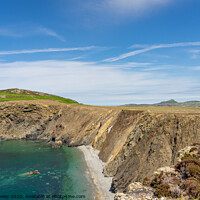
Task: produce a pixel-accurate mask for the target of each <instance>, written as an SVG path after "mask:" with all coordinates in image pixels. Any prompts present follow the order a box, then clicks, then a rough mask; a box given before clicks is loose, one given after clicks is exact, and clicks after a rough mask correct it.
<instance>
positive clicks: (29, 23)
mask: <svg viewBox="0 0 200 200" xmlns="http://www.w3.org/2000/svg"><path fill="white" fill-rule="evenodd" d="M199 9H200V1H199V0H176V1H173V0H84V1H83V0H73V1H71V0H28V1H27V0H1V1H0V19H1V20H0V89H6V88H16V87H17V88H22V89H30V90H37V91H42V92H48V93H52V94H57V95H61V96H64V97H69V98H72V99H75V100H77V101H79V102H81V103H85V104H93V105H121V104H126V103H154V102H159V101H163V100H168V99H172V98H173V99H175V100H177V101H187V100H200V79H199V77H200V12H199Z"/></svg>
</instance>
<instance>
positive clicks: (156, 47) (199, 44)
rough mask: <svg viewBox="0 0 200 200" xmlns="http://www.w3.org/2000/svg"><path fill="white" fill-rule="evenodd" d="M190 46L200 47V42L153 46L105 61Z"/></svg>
mask: <svg viewBox="0 0 200 200" xmlns="http://www.w3.org/2000/svg"><path fill="white" fill-rule="evenodd" d="M188 46H200V42H183V43H172V44H159V45H152V46H150V47H147V48H144V49H139V50H135V51H131V52H128V53H124V54H121V55H119V56H117V57H113V58H108V59H105V60H104V61H107V62H114V61H118V60H122V59H125V58H128V57H131V56H135V55H138V54H142V53H145V52H148V51H152V50H155V49H162V48H173V47H188Z"/></svg>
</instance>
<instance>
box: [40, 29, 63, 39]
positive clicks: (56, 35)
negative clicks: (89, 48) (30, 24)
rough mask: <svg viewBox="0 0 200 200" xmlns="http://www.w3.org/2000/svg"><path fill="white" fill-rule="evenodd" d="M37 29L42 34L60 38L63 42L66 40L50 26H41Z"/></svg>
mask: <svg viewBox="0 0 200 200" xmlns="http://www.w3.org/2000/svg"><path fill="white" fill-rule="evenodd" d="M37 31H38V32H39V33H41V34H45V35H49V36H52V37H55V38H57V39H59V40H60V41H62V42H65V39H64V38H63V37H62V36H61V35H59V34H57V33H56V32H55V31H53V30H50V29H48V28H45V27H42V26H40V27H39V28H38V30H37Z"/></svg>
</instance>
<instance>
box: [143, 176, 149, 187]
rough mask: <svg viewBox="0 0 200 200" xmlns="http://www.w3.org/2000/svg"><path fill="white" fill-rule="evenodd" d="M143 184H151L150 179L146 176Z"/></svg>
mask: <svg viewBox="0 0 200 200" xmlns="http://www.w3.org/2000/svg"><path fill="white" fill-rule="evenodd" d="M143 185H146V186H149V185H150V179H149V178H147V177H145V178H144V180H143Z"/></svg>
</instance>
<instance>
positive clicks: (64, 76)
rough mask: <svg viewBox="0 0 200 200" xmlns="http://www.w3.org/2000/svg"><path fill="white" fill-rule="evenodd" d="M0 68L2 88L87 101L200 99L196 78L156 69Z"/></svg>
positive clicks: (48, 64) (54, 64) (75, 64)
mask: <svg viewBox="0 0 200 200" xmlns="http://www.w3.org/2000/svg"><path fill="white" fill-rule="evenodd" d="M133 64H134V63H133ZM144 64H145V63H144ZM141 65H143V63H142V64H141ZM0 71H1V73H0V82H1V88H13V87H18V88H24V89H31V90H38V91H43V92H48V93H52V94H57V95H61V96H65V97H69V98H73V99H76V100H78V101H79V102H82V103H86V104H96V105H120V104H125V103H145V102H146V103H147V102H148V103H151V102H152V101H153V102H158V101H160V100H166V98H175V99H177V98H179V99H180V97H181V96H182V97H184V98H185V99H187V100H188V99H190V98H191V97H195V98H196V99H197V98H198V97H199V98H200V96H199V92H198V90H199V89H198V88H199V85H200V84H199V82H198V79H197V81H196V79H194V78H190V77H181V76H180V75H179V76H178V77H171V76H167V75H166V74H163V73H161V72H156V71H145V72H144V71H137V70H131V71H130V70H124V69H123V67H122V68H115V67H113V66H112V65H110V64H104V65H103V64H96V63H92V62H80V61H58V60H45V61H34V62H31V61H30V62H25V61H24V62H22V61H21V62H7V63H0ZM52 80H53V81H52ZM174 85H176V87H174Z"/></svg>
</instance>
